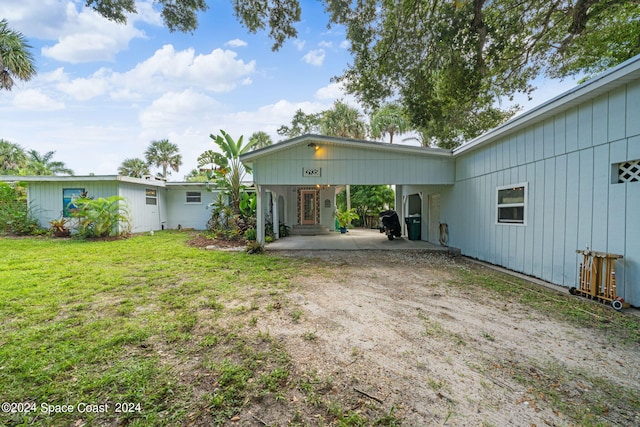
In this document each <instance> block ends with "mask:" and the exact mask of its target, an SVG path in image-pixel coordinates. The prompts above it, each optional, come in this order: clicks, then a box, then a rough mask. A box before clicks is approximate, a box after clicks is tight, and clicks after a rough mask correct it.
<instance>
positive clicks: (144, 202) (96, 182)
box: [0, 175, 218, 233]
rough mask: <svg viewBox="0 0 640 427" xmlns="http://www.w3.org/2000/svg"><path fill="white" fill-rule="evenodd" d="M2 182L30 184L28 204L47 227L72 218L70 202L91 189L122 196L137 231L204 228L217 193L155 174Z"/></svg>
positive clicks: (15, 178) (10, 178)
mask: <svg viewBox="0 0 640 427" xmlns="http://www.w3.org/2000/svg"><path fill="white" fill-rule="evenodd" d="M0 181H5V182H12V181H13V182H23V183H26V185H27V194H28V195H27V203H28V206H29V208H30V210H31V212H32V213H33V214H34V216H35V218H36V219H37V220H38V222H39V224H40V226H41V227H43V228H47V227H48V223H49V221H51V220H54V219H60V218H62V217H69V216H70V213H69V211H68V209H67V208H66V207H67V206H68V205H69V203H70V202H72V201H73V199H75V198H77V197H79V196H80V195H81V194H86V195H87V196H89V197H93V198H99V197H105V198H106V197H110V196H121V197H123V198H124V200H125V202H126V204H127V207H128V210H129V214H130V216H131V220H132V221H131V225H132V229H131V231H132V232H134V233H139V232H145V231H151V230H164V229H176V228H193V229H196V230H204V229H206V228H207V221H208V220H209V218H210V217H211V211H210V210H209V209H207V207H208V206H209V204H210V203H213V202H214V201H215V199H216V198H217V194H218V191H208V190H207V188H206V184H205V183H203V182H166V181H164V180H162V179H158V178H155V177H151V176H148V177H144V178H132V177H128V176H120V175H101V176H0Z"/></svg>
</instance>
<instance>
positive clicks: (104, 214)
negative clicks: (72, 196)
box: [71, 196, 131, 237]
mask: <svg viewBox="0 0 640 427" xmlns="http://www.w3.org/2000/svg"><path fill="white" fill-rule="evenodd" d="M73 204H74V206H75V208H74V209H73V211H72V212H71V216H72V217H73V218H76V219H78V234H79V236H80V237H114V236H119V235H123V234H128V233H129V232H130V231H131V219H130V216H129V210H128V208H127V204H126V203H125V201H124V198H122V197H120V196H111V197H107V198H106V199H105V198H102V197H100V198H98V199H96V200H93V199H90V198H80V199H76V200H74V201H73Z"/></svg>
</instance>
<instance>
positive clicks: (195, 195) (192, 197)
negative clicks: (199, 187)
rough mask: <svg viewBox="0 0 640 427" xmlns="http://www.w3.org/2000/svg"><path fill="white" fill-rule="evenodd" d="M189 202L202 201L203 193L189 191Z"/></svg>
mask: <svg viewBox="0 0 640 427" xmlns="http://www.w3.org/2000/svg"><path fill="white" fill-rule="evenodd" d="M187 203H202V193H201V192H199V191H187Z"/></svg>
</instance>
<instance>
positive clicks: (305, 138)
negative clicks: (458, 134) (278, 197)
mask: <svg viewBox="0 0 640 427" xmlns="http://www.w3.org/2000/svg"><path fill="white" fill-rule="evenodd" d="M312 144H319V145H334V146H343V147H354V148H358V149H364V150H381V151H388V152H394V153H408V154H412V155H418V156H441V157H451V151H450V150H444V149H441V148H426V147H415V146H411V145H403V144H389V143H386V142H375V141H365V140H361V139H350V138H339V137H333V136H325V135H314V134H307V135H302V136H298V137H296V138H292V139H287V140H285V141H281V142H278V143H276V144H273V145H270V146H268V147H265V148H261V149H258V150H254V151H251V152H249V153H246V154H243V155H242V156H240V160H241V161H242V163H244V164H245V165H247V166H249V167H251V166H252V165H253V162H254V161H255V160H257V159H260V158H262V157H267V156H271V155H273V154H275V153H277V152H279V151H283V150H288V149H291V148H293V147H295V146H298V145H308V146H312Z"/></svg>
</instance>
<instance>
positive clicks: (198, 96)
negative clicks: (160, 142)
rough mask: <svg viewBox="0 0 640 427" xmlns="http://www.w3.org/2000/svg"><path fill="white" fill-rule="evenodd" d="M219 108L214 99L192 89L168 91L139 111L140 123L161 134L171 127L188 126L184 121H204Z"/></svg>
mask: <svg viewBox="0 0 640 427" xmlns="http://www.w3.org/2000/svg"><path fill="white" fill-rule="evenodd" d="M219 109H220V104H219V103H218V102H217V101H216V100H214V99H213V98H211V97H209V96H206V95H204V94H202V93H198V92H196V91H194V90H192V89H187V90H185V91H182V92H169V93H166V94H164V95H163V96H161V97H160V98H158V99H156V100H155V101H153V102H152V103H151V105H150V106H149V107H148V108H146V109H145V110H143V111H142V112H141V113H140V123H141V124H142V127H143V129H145V130H149V131H152V132H157V133H159V134H160V135H162V134H163V133H166V132H167V131H168V130H171V129H180V128H184V127H188V126H187V125H185V123H194V122H205V123H206V122H207V117H208V116H209V115H211V114H213V113H214V112H215V111H218V110H219Z"/></svg>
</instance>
